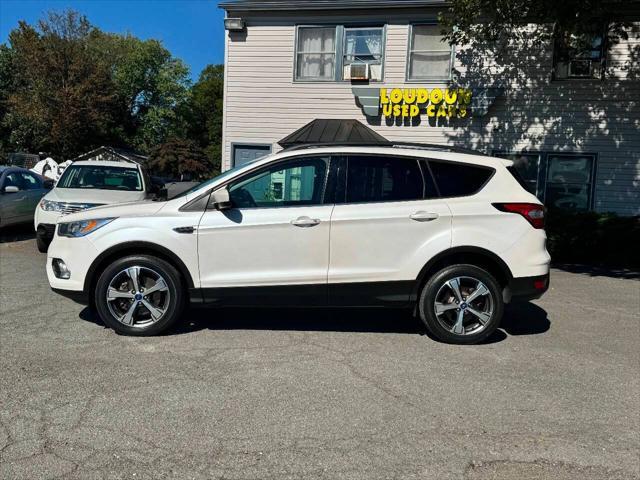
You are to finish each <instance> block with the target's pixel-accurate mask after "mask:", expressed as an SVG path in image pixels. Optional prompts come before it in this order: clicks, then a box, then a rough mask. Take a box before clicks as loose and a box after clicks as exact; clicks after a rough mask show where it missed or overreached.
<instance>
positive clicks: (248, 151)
mask: <svg viewBox="0 0 640 480" xmlns="http://www.w3.org/2000/svg"><path fill="white" fill-rule="evenodd" d="M269 153H271V145H257V144H256V145H251V144H234V145H232V147H231V158H232V162H233V163H232V165H233V166H234V167H239V166H240V165H244V164H245V163H249V162H252V161H253V160H256V159H257V158H260V157H264V156H265V155H267V154H269Z"/></svg>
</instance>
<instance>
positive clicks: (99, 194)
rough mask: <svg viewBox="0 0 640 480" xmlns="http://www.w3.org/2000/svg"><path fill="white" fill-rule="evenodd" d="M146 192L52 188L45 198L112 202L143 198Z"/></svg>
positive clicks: (68, 200) (63, 200)
mask: <svg viewBox="0 0 640 480" xmlns="http://www.w3.org/2000/svg"><path fill="white" fill-rule="evenodd" d="M145 196H146V192H125V191H122V190H100V189H98V188H54V189H53V190H51V191H50V192H49V193H47V195H46V197H45V198H46V199H47V200H51V201H54V202H72V203H100V204H105V205H109V204H112V203H124V202H135V201H138V200H143V199H144V197H145Z"/></svg>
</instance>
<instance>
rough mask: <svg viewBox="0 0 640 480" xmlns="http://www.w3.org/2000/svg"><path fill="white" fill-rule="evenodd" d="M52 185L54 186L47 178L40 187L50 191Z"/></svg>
mask: <svg viewBox="0 0 640 480" xmlns="http://www.w3.org/2000/svg"><path fill="white" fill-rule="evenodd" d="M54 184H55V182H54V181H53V180H52V179H50V178H48V179H46V180H45V181H44V182H42V186H43V187H44V188H46V189H47V190H51V189H52V188H53V186H54Z"/></svg>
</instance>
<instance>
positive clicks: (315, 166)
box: [229, 157, 329, 208]
mask: <svg viewBox="0 0 640 480" xmlns="http://www.w3.org/2000/svg"><path fill="white" fill-rule="evenodd" d="M328 165H329V159H328V158H315V157H310V158H303V159H297V160H294V161H291V162H287V163H286V164H282V163H280V164H278V165H274V166H272V167H269V168H268V169H266V170H261V171H259V172H257V173H254V174H250V175H249V176H247V177H244V178H242V179H241V180H239V181H238V182H235V183H233V184H231V186H230V187H229V196H230V198H231V201H232V202H233V205H234V207H236V208H256V207H287V206H297V205H320V204H321V203H322V196H323V193H324V184H325V178H326V176H327V167H328Z"/></svg>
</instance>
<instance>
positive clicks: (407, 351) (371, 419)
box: [0, 230, 640, 480]
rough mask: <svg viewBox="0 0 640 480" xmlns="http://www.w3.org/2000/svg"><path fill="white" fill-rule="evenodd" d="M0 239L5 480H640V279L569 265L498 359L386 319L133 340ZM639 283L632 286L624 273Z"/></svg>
mask: <svg viewBox="0 0 640 480" xmlns="http://www.w3.org/2000/svg"><path fill="white" fill-rule="evenodd" d="M44 262H45V256H44V255H41V254H38V253H37V252H36V247H35V241H34V240H33V239H32V238H31V235H30V233H28V230H27V231H25V232H22V231H20V230H18V231H12V232H10V233H9V234H7V233H5V234H4V236H2V237H1V238H0V317H1V319H0V367H1V368H0V372H1V373H0V387H1V388H0V478H3V479H4V478H6V479H21V478H24V479H39V478H78V479H92V478H127V479H141V478H142V479H146V478H149V479H157V478H180V479H186V478H196V479H212V478H224V479H270V478H273V479H282V478H292V479H298V478H326V479H342V478H354V479H382V478H394V479H395V478H398V479H400V478H401V479H422V478H429V479H431V478H433V479H472V480H479V479H505V480H506V479H509V480H511V479H518V480H520V479H542V478H545V479H546V478H550V479H561V480H566V479H580V480H591V479H632V478H640V281H638V280H637V279H634V278H628V277H632V276H633V275H630V274H629V273H628V272H600V271H592V270H590V269H575V270H576V271H577V272H578V273H570V272H568V271H566V270H554V271H553V273H552V287H551V289H550V291H549V292H548V293H547V295H546V296H545V297H544V298H543V299H541V300H538V301H536V302H533V303H530V304H523V305H519V306H510V307H509V308H508V309H507V313H506V318H505V321H504V324H503V328H502V329H501V330H500V331H499V332H498V334H496V335H495V336H494V337H493V338H492V339H491V341H490V342H488V343H486V344H484V345H477V346H470V347H460V346H451V345H444V344H441V343H438V342H436V341H434V340H432V339H430V338H429V337H427V336H426V335H423V334H421V328H420V326H419V324H418V323H417V322H416V321H415V320H413V319H412V318H411V317H410V316H408V315H405V314H402V313H396V312H385V311H383V312H380V311H349V310H348V311H311V312H309V311H281V310H258V311H256V310H252V311H227V310H225V311H197V310H194V311H189V312H188V313H187V314H186V315H185V319H184V326H183V327H182V328H181V329H179V330H178V331H176V332H173V333H172V334H171V335H166V336H162V337H155V338H127V337H122V336H118V335H116V334H115V333H114V332H112V331H111V330H108V329H106V328H105V327H104V326H102V325H101V324H100V322H99V321H98V320H97V319H96V318H95V317H94V316H92V315H91V313H90V312H89V311H88V310H84V309H83V307H81V306H78V305H76V304H74V303H72V302H71V301H70V300H67V299H64V298H62V297H58V296H56V295H55V294H53V293H52V292H51V291H50V290H49V287H48V284H47V281H46V278H45V274H44ZM625 277H627V278H625Z"/></svg>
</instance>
